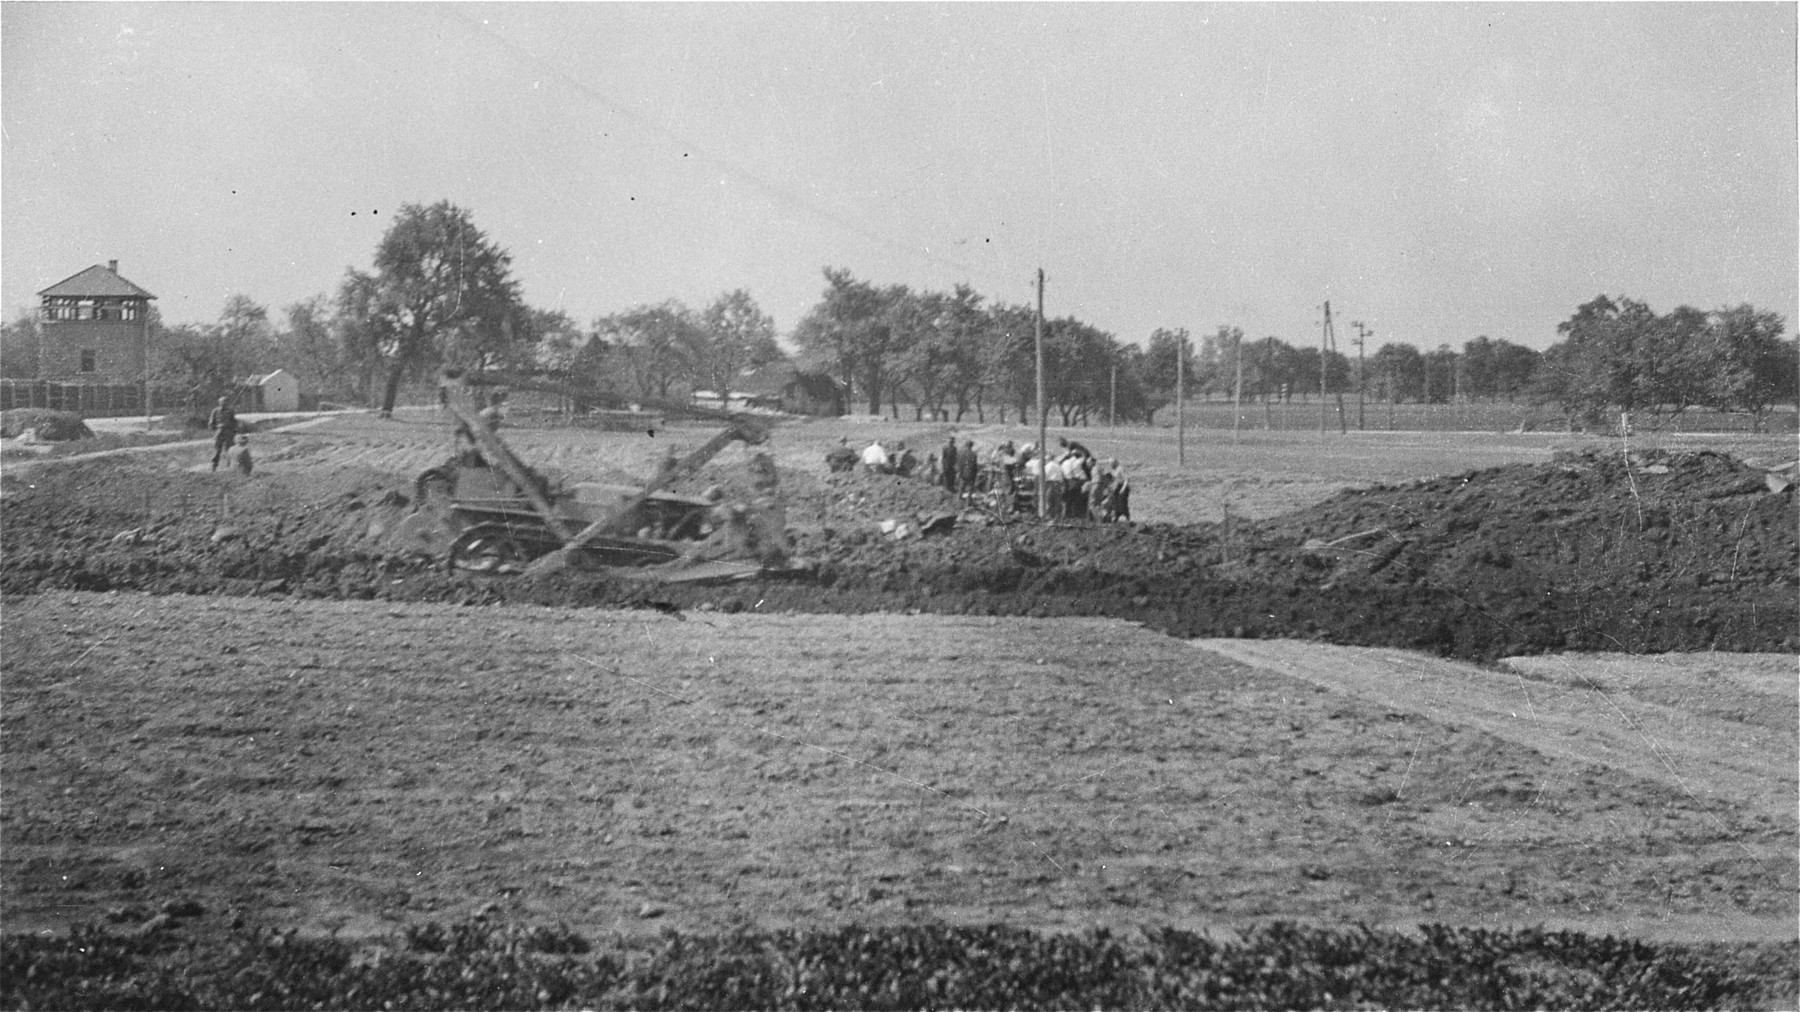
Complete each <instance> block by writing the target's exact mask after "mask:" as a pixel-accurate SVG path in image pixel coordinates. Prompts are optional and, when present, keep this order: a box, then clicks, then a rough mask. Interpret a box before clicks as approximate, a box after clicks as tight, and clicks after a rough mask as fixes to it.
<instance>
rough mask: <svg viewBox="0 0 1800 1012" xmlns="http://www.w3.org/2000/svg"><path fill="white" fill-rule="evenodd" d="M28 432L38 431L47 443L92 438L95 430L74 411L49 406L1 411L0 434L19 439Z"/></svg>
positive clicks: (41, 438)
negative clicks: (53, 408)
mask: <svg viewBox="0 0 1800 1012" xmlns="http://www.w3.org/2000/svg"><path fill="white" fill-rule="evenodd" d="M27 432H36V433H37V438H38V439H40V440H43V441H44V442H46V443H61V442H67V441H68V440H71V439H90V438H92V437H93V435H94V433H93V430H91V429H89V428H88V427H87V423H86V422H84V421H82V420H81V416H80V415H78V414H76V413H75V412H73V411H52V410H51V409H49V408H13V409H12V410H10V411H4V412H0V436H5V437H6V438H7V439H17V438H19V437H20V436H22V435H24V434H25V433H27Z"/></svg>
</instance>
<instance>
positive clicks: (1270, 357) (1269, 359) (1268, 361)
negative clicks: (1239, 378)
mask: <svg viewBox="0 0 1800 1012" xmlns="http://www.w3.org/2000/svg"><path fill="white" fill-rule="evenodd" d="M1263 348H1264V349H1265V350H1264V352H1263V364H1262V383H1261V384H1259V385H1260V386H1261V387H1262V399H1263V431H1264V432H1267V431H1269V430H1270V429H1272V428H1274V427H1275V406H1274V405H1273V404H1272V403H1270V401H1269V398H1270V397H1272V396H1274V392H1273V391H1272V390H1271V389H1270V388H1269V377H1270V375H1272V374H1273V373H1274V372H1275V335H1274V334H1270V335H1269V337H1268V340H1266V341H1264V342H1263Z"/></svg>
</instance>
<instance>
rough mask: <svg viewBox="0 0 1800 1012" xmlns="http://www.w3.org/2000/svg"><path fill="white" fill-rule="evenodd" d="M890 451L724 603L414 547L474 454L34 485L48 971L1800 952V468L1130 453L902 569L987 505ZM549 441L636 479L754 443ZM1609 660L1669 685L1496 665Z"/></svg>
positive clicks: (794, 480)
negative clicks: (1103, 517) (1051, 944)
mask: <svg viewBox="0 0 1800 1012" xmlns="http://www.w3.org/2000/svg"><path fill="white" fill-rule="evenodd" d="M896 431H899V430H896ZM905 431H906V433H907V438H909V439H914V440H916V442H915V445H916V446H921V447H929V446H933V445H935V444H936V442H939V441H941V439H942V436H943V432H944V430H943V429H942V428H941V427H940V428H931V427H916V428H911V429H907V430H905ZM846 432H858V430H856V429H854V427H851V426H846V425H841V424H834V425H796V426H791V427H785V428H783V429H781V430H779V431H778V433H777V436H776V439H775V441H774V443H773V444H772V445H771V446H770V447H769V448H768V449H769V450H770V452H772V453H773V455H774V456H775V458H776V462H777V464H778V465H779V466H780V468H781V476H782V481H783V488H784V491H785V494H786V496H787V500H788V505H789V516H790V520H791V521H792V524H793V528H794V530H795V546H794V547H795V551H796V552H797V553H798V554H799V555H800V556H802V557H804V558H806V559H808V560H810V562H811V567H810V568H809V569H807V570H805V571H804V572H802V573H799V574H795V575H792V576H788V577H785V578H783V579H780V580H767V581H762V582H757V583H751V584H746V585H737V586H730V587H723V588H720V587H655V588H645V587H643V586H637V585H631V584H625V583H620V582H618V581H616V580H609V579H604V578H601V577H599V576H596V575H593V574H579V573H578V574H572V575H566V576H563V577H559V578H556V579H553V580H548V581H541V582H526V581H524V580H505V579H481V578H477V577H468V576H450V575H446V574H445V573H443V572H442V571H441V569H440V568H438V567H436V566H434V565H431V564H429V563H428V562H426V561H423V560H419V559H415V558H410V557H408V556H407V554H406V553H405V552H404V551H402V550H400V549H399V548H397V547H396V545H395V544H394V542H393V539H392V537H391V532H392V530H393V528H394V526H395V525H396V524H397V523H398V522H399V521H400V520H401V519H403V518H404V516H405V515H406V513H407V511H408V509H409V508H410V506H409V505H408V504H407V503H406V502H405V500H404V497H405V496H408V495H410V494H411V491H412V489H411V479H412V477H413V475H414V474H415V473H416V472H417V470H419V469H422V468H423V467H425V466H428V465H431V464H435V463H437V462H439V461H440V460H441V459H442V458H443V457H444V456H445V455H446V454H447V451H448V439H447V436H446V435H445V433H444V431H443V428H442V426H440V425H437V424H435V423H434V422H428V421H416V422H413V423H402V422H395V423H378V422H375V421H372V420H368V419H338V420H332V421H329V422H327V423H325V424H321V425H317V426H313V427H310V428H305V429H299V430H295V431H292V432H290V433H286V434H261V435H259V436H258V437H257V442H256V449H257V451H258V460H259V467H258V471H257V473H256V475H255V476H254V477H252V478H250V479H248V480H245V479H241V478H239V477H237V476H227V475H214V474H211V473H208V472H207V471H206V467H205V463H204V461H205V456H204V455H202V451H200V450H197V449H195V448H192V447H188V448H175V449H170V450H166V451H159V452H153V453H143V454H136V455H129V456H123V457H109V458H105V459H102V460H94V461H87V462H72V463H46V464H43V465H38V466H33V467H30V468H16V467H9V469H8V471H7V473H6V475H5V487H4V494H3V495H0V549H3V551H0V588H3V589H4V591H5V592H6V594H7V597H6V599H5V601H6V603H5V626H6V637H5V640H6V642H5V646H4V659H5V677H4V680H3V683H0V691H3V693H4V704H5V705H4V727H3V734H0V782H3V784H4V787H5V797H4V816H5V818H4V824H3V826H0V834H3V839H0V843H3V844H4V854H3V855H0V870H3V871H4V877H3V881H0V889H3V893H0V897H3V899H4V903H5V919H6V925H5V926H6V928H7V930H24V929H37V928H43V927H55V926H60V925H64V924H68V923H72V922H79V921H83V920H89V919H93V918H95V917H101V916H105V915H107V914H108V913H109V912H110V913H111V914H112V916H113V917H115V918H117V919H119V920H121V921H122V922H127V923H129V922H130V921H131V920H132V919H133V918H135V917H138V916H140V915H142V914H144V913H146V912H148V911H151V910H154V909H155V908H156V907H157V906H158V905H159V904H161V903H163V902H165V901H168V900H171V899H178V898H191V899H194V900H196V901H197V902H198V903H199V904H200V905H201V906H202V907H203V908H205V910H206V911H207V912H208V913H207V914H206V915H205V916H207V917H215V916H216V917H220V918H228V917H234V918H241V919H244V920H246V921H250V922H253V923H268V924H274V925H294V926H301V927H305V928H308V929H311V930H333V929H343V930H348V931H353V932H373V931H380V930H386V929H387V928H388V927H390V926H392V925H395V924H400V923H410V922H416V921H420V920H423V919H431V918H435V919H440V920H442V919H447V918H453V917H457V916H464V915H468V914H472V913H475V912H477V911H480V910H483V909H487V910H488V911H489V912H490V913H496V912H498V913H504V914H505V915H507V916H512V917H518V918H521V919H531V920H550V919H562V920H566V921H568V922H570V923H571V924H574V925H577V926H579V927H582V928H584V929H586V930H618V931H622V932H626V933H643V932H653V931H655V930H658V929H659V928H660V927H662V926H664V925H679V926H682V927H685V928H691V929H696V930H714V929H717V928H719V927H721V926H728V925H731V924H734V923H743V924H757V925H761V926H780V925H789V924H817V923H834V922H850V921H859V922H863V923H869V922H899V921H915V920H934V919H948V920H954V921H969V922H986V921H992V920H999V921H1006V922H1009V923H1015V924H1019V925H1024V926H1033V927H1076V926H1086V925H1092V924H1110V925H1126V926H1128V925H1133V924H1153V923H1169V924H1177V925H1184V926H1190V927H1213V926H1225V925H1233V924H1243V923H1249V922H1253V921H1258V920H1263V919H1268V918H1272V917H1290V918H1299V919H1305V920H1319V921H1325V922H1341V921H1349V920H1356V919H1362V920H1367V921H1370V922H1376V923H1390V924H1411V923H1415V922H1417V921H1420V920H1436V921H1444V922H1448V923H1467V924H1521V923H1527V924H1535V923H1547V924H1553V925H1572V926H1578V927H1583V928H1587V929H1589V930H1604V931H1620V930H1629V931H1633V932H1638V933H1644V934H1651V935H1659V936H1674V937H1683V938H1719V939H1726V938H1746V937H1748V938H1792V937H1793V924H1794V920H1795V916H1796V913H1797V910H1796V907H1795V899H1794V897H1795V895H1796V887H1797V885H1800V883H1797V881H1796V871H1795V862H1794V858H1793V855H1794V853H1795V848H1796V841H1797V836H1796V826H1795V812H1794V805H1793V800H1794V794H1795V785H1794V777H1793V770H1794V768H1795V765H1796V761H1800V751H1797V750H1800V745H1797V743H1796V733H1795V728H1796V721H1797V719H1800V713H1797V712H1796V702H1795V697H1794V693H1793V689H1792V686H1793V678H1792V675H1793V673H1794V657H1793V654H1794V652H1795V650H1796V649H1797V648H1800V631H1797V629H1800V627H1797V621H1796V586H1797V582H1800V553H1797V552H1796V534H1795V532H1796V520H1797V517H1800V514H1797V513H1796V508H1795V500H1794V493H1793V492H1792V491H1791V490H1788V491H1770V489H1769V487H1768V485H1767V484H1766V483H1765V480H1764V477H1763V471H1762V470H1761V469H1760V468H1759V467H1756V466H1752V465H1751V464H1747V463H1745V462H1744V461H1743V460H1742V459H1741V457H1742V456H1750V457H1760V458H1762V460H1763V462H1765V463H1766V462H1775V461H1776V460H1777V459H1778V457H1777V455H1778V454H1779V453H1780V452H1781V451H1782V450H1784V449H1785V450H1789V451H1790V452H1791V440H1786V441H1780V440H1777V441H1769V442H1767V443H1764V444H1756V445H1748V446H1738V447H1734V449H1735V450H1736V451H1737V452H1736V453H1735V454H1726V453H1722V452H1717V451H1715V450H1713V449H1709V448H1706V447H1703V446H1699V445H1696V444H1694V443H1692V442H1681V443H1667V444H1662V445H1638V446H1631V447H1622V446H1619V445H1618V444H1616V443H1615V444H1611V445H1607V444H1598V445H1593V446H1586V445H1576V444H1563V443H1559V442H1556V441H1553V440H1549V439H1543V438H1538V439H1535V440H1532V439H1526V438H1524V437H1519V438H1517V439H1513V440H1510V441H1508V440H1506V439H1503V438H1499V437H1470V438H1469V440H1467V443H1468V445H1467V446H1464V447H1462V448H1460V449H1459V448H1456V447H1450V446H1446V445H1444V444H1443V443H1442V442H1441V439H1442V437H1437V438H1438V440H1439V441H1438V442H1432V443H1429V444H1427V443H1422V442H1419V441H1413V442H1411V443H1407V442H1405V441H1404V440H1403V439H1402V438H1401V437H1383V439H1384V440H1385V441H1381V442H1377V441H1374V440H1373V439H1369V440H1363V441H1356V440H1354V439H1353V440H1348V441H1343V442H1339V443H1335V444H1332V447H1331V450H1332V452H1326V453H1321V452H1320V449H1319V447H1318V446H1316V445H1312V444H1306V443H1302V442H1300V441H1299V440H1297V439H1295V440H1275V439H1273V438H1272V437H1264V438H1265V439H1266V440H1267V441H1265V442H1261V443H1258V444H1256V445H1254V446H1252V445H1245V446H1241V447H1239V448H1237V449H1231V448H1228V447H1225V446H1222V445H1203V446H1199V447H1192V446H1191V447H1190V450H1189V452H1190V454H1191V455H1192V456H1191V457H1190V459H1191V460H1193V461H1194V463H1193V464H1192V465H1191V466H1189V467H1187V468H1182V469H1177V468H1175V466H1174V465H1173V461H1172V447H1171V446H1170V445H1168V438H1167V437H1168V434H1167V433H1144V434H1141V435H1139V436H1131V435H1130V434H1128V433H1124V432H1120V433H1111V434H1103V435H1099V436H1096V437H1094V438H1091V439H1090V438H1085V437H1086V434H1085V433H1084V434H1083V436H1084V439H1083V441H1084V442H1087V443H1089V445H1091V446H1093V447H1094V449H1095V450H1096V452H1098V453H1100V454H1102V455H1111V456H1119V457H1121V458H1123V459H1124V460H1125V461H1126V465H1127V467H1128V468H1131V470H1132V474H1133V476H1134V483H1135V484H1136V486H1137V492H1136V496H1135V498H1134V507H1136V511H1137V512H1138V514H1139V518H1140V521H1143V522H1140V523H1137V524H1130V525H1114V526H1110V527H1098V526H1091V525H1090V526H1084V525H1067V526H1061V527H1055V528H1049V527H1042V526H1038V525H1034V524H1017V523H1015V524H1002V523H988V522H982V521H981V520H980V519H979V518H977V517H975V516H965V517H964V518H963V520H962V521H960V522H959V524H958V525H957V527H956V529H955V530H954V531H952V532H950V533H949V534H947V535H944V536H942V537H937V538H931V539H924V540H918V539H910V540H904V541H893V540H891V539H888V538H886V537H884V536H883V535H882V534H881V533H880V531H879V529H878V528H877V526H876V525H877V524H878V523H879V522H880V521H881V520H884V519H896V518H898V519H910V518H915V517H916V515H917V514H918V513H920V512H930V511H934V510H942V509H945V508H951V509H954V508H955V505H956V504H955V503H954V501H952V500H950V499H948V498H947V497H945V496H943V495H942V494H940V493H938V492H937V491H936V490H935V489H932V488H930V487H928V486H925V485H924V484H923V483H922V482H917V481H911V482H908V481H905V480H903V479H897V478H884V477H873V476H863V475H848V476H843V475H838V476H834V475H827V474H826V473H825V469H824V467H823V463H822V458H823V454H824V451H825V450H826V449H827V448H829V446H831V445H832V444H834V443H835V442H836V440H837V438H838V436H839V435H841V434H844V433H846ZM505 434H506V435H507V436H508V437H509V441H510V442H512V443H513V445H515V446H516V447H517V448H518V449H519V450H520V451H521V454H522V455H523V456H524V457H526V459H528V460H530V461H531V462H532V463H533V464H535V465H537V466H539V467H540V468H541V469H543V470H546V471H555V472H559V473H560V474H562V475H563V476H566V477H568V478H570V479H576V480H580V479H600V480H605V479H614V480H617V479H623V478H629V477H630V476H633V475H641V474H644V473H647V472H648V471H649V470H651V469H652V468H653V466H654V464H655V462H656V461H657V460H658V459H660V457H661V456H662V454H663V453H664V452H665V450H666V448H667V446H668V444H669V443H671V442H673V443H676V444H677V445H692V444H695V443H698V442H699V441H701V440H702V439H704V438H705V437H706V436H707V435H710V432H706V431H702V430H680V429H676V430H669V431H667V432H662V433H658V434H657V436H655V437H650V436H648V435H643V434H595V433H582V432H575V431H542V432H539V431H528V430H506V432H505ZM858 434H859V435H862V436H864V438H866V435H874V434H879V435H883V436H891V435H892V434H893V433H891V432H888V431H882V432H879V433H867V434H864V433H861V432H858ZM998 435H999V433H998V432H997V431H995V430H976V432H975V438H976V439H977V440H978V442H979V441H982V440H983V439H990V438H997V437H998ZM1007 435H1016V434H1014V433H1007ZM1340 451H1341V452H1340ZM746 459H747V454H745V453H744V451H741V450H732V451H729V452H728V453H727V454H725V455H724V456H722V457H721V458H720V460H719V462H718V464H717V465H716V466H715V467H713V468H711V469H710V470H709V471H708V472H707V473H706V474H704V475H703V476H702V477H701V478H700V479H698V480H697V481H696V482H695V483H694V485H695V486H696V487H698V486H703V485H705V484H712V483H720V484H724V485H726V486H727V487H734V484H733V483H734V482H737V481H740V480H741V472H742V469H743V464H744V461H745V460H746ZM196 467H198V473H196ZM1477 467H1479V468H1480V469H1478V470H1471V469H1472V468H1477ZM1359 476H1360V477H1359ZM1426 476H1431V477H1426ZM1412 477H1420V478H1423V480H1408V479H1409V478H1412ZM1140 503H1141V504H1142V505H1141V506H1139V505H1138V504H1140ZM605 604H620V605H626V606H628V607H627V608H625V609H623V610H618V609H612V608H600V607H590V606H591V605H605ZM651 605H656V606H657V607H655V608H652V607H649V606H651ZM1169 633H1172V634H1174V635H1175V636H1177V637H1190V636H1198V635H1208V636H1213V637H1252V638H1260V637H1270V638H1271V639H1270V640H1269V641H1268V642H1259V641H1256V640H1254V639H1234V640H1232V641H1231V642H1218V643H1214V642H1205V643H1201V644H1199V645H1198V647H1196V646H1192V645H1188V644H1187V643H1185V642H1184V641H1183V640H1182V639H1177V638H1171V637H1170V636H1169V635H1166V634H1169ZM1273 638H1286V639H1289V640H1292V639H1295V638H1299V639H1308V640H1315V641H1329V642H1330V643H1335V644H1338V645H1339V646H1338V647H1337V648H1331V647H1327V646H1323V645H1318V644H1294V643H1291V642H1290V643H1286V644H1282V643H1279V642H1277V641H1276V640H1275V639H1273ZM1376 648H1379V649H1376ZM1393 648H1405V650H1406V651H1407V652H1405V653H1401V652H1399V651H1397V650H1395V649H1393ZM1599 649H1608V650H1611V651H1614V652H1615V654H1623V655H1629V654H1643V653H1646V652H1648V653H1651V654H1653V655H1657V656H1652V657H1650V658H1649V659H1648V660H1645V659H1643V658H1632V657H1628V656H1624V657H1615V658H1614V659H1610V660H1605V661H1601V660H1599V659H1595V658H1590V657H1584V656H1583V655H1581V654H1576V653H1560V654H1557V655H1556V656H1555V657H1554V658H1548V657H1546V658H1541V659H1538V660H1536V661H1535V662H1529V661H1515V662H1513V663H1514V664H1515V665H1516V666H1515V667H1513V668H1505V669H1497V668H1494V667H1490V666H1483V665H1482V664H1479V663H1474V662H1476V661H1485V660H1488V659H1492V658H1496V657H1502V656H1507V655H1517V654H1541V653H1544V652H1546V651H1570V650H1599ZM1669 650H1682V651H1707V650H1716V651H1732V652H1731V653H1725V652H1720V653H1707V654H1695V655H1689V656H1693V657H1704V658H1706V659H1707V660H1706V661H1705V663H1704V664H1701V663H1699V662H1691V663H1690V662H1686V661H1683V662H1679V663H1678V662H1676V661H1675V660H1660V659H1659V658H1660V656H1661V652H1662V651H1669ZM1442 655H1449V656H1450V657H1453V658H1463V659H1464V660H1443V659H1440V657H1441V656H1442ZM1668 656H1669V657H1671V658H1673V657H1676V656H1678V655H1668ZM1532 663H1536V664H1537V665H1539V666H1537V667H1533V666H1531V665H1532ZM1644 664H1650V665H1651V667H1649V668H1645V667H1642V665H1644ZM1608 665H1611V666H1610V667H1609V666H1608ZM1621 665H1638V666H1636V667H1621ZM1784 678H1785V680H1784Z"/></svg>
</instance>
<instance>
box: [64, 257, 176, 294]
mask: <svg viewBox="0 0 1800 1012" xmlns="http://www.w3.org/2000/svg"><path fill="white" fill-rule="evenodd" d="M38 294H39V295H40V296H46V297H50V296H54V297H57V298H81V297H84V296H87V297H91V296H96V295H97V296H102V297H111V298H117V297H119V296H126V297H133V296H135V297H136V298H140V299H154V298H156V296H154V295H151V294H150V293H149V292H146V291H144V290H143V289H142V288H139V287H138V286H136V285H134V284H132V283H131V282H129V281H127V280H125V279H124V278H122V277H120V276H119V275H118V272H116V271H114V270H112V269H111V268H109V267H107V266H106V265H105V264H95V265H94V266H92V267H89V268H88V269H87V270H85V271H82V272H81V273H79V274H75V275H72V276H70V277H67V278H64V279H62V280H61V281H58V282H57V283H56V284H54V285H51V286H50V287H49V288H46V289H44V290H43V291H41V292H39V293H38Z"/></svg>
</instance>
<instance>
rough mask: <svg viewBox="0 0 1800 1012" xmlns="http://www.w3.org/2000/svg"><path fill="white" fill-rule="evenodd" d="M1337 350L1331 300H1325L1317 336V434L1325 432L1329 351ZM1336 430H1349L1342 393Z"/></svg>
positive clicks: (1339, 399) (1329, 362) (1339, 398)
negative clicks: (1323, 326)
mask: <svg viewBox="0 0 1800 1012" xmlns="http://www.w3.org/2000/svg"><path fill="white" fill-rule="evenodd" d="M1336 350H1337V332H1336V331H1334V330H1333V329H1332V327H1331V300H1329V299H1327V300H1326V301H1325V330H1324V333H1323V334H1321V335H1320V336H1319V435H1321V436H1323V435H1324V434H1325V375H1326V373H1327V372H1328V371H1329V366H1330V364H1331V353H1332V352H1334V351H1336ZM1337 409H1338V432H1340V433H1344V432H1348V431H1350V429H1349V427H1348V424H1347V423H1346V422H1345V421H1344V395H1343V393H1342V392H1339V394H1338V398H1337Z"/></svg>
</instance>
